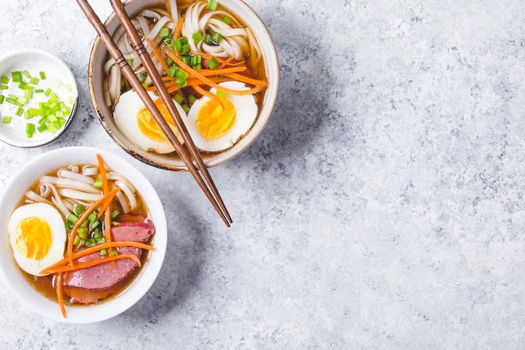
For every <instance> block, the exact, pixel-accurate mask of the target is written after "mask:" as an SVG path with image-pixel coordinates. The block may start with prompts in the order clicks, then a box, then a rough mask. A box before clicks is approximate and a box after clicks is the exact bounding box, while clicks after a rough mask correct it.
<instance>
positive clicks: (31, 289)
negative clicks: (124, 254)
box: [0, 147, 167, 323]
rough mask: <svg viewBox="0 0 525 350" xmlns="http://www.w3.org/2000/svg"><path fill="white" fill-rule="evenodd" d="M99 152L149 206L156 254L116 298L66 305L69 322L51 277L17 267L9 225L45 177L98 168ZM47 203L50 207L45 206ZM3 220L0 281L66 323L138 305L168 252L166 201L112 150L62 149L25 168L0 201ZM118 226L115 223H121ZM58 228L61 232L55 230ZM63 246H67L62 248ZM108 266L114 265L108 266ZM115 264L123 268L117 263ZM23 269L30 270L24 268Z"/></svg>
mask: <svg viewBox="0 0 525 350" xmlns="http://www.w3.org/2000/svg"><path fill="white" fill-rule="evenodd" d="M97 153H98V154H100V155H101V156H102V157H103V159H104V162H105V164H106V168H108V169H109V170H111V171H112V172H115V173H118V174H125V178H126V179H127V180H128V181H129V182H130V183H132V184H133V186H134V187H135V189H136V192H137V193H139V194H140V197H141V199H140V200H141V201H142V202H143V204H144V205H145V206H146V207H147V213H148V220H151V222H152V223H154V227H155V233H154V236H153V238H152V239H151V241H150V242H149V243H148V244H150V245H151V246H153V247H154V249H155V250H153V251H151V252H149V254H147V255H143V256H142V258H143V261H142V266H141V268H140V269H137V270H136V272H134V275H133V276H132V277H130V278H131V279H130V280H129V283H128V282H125V285H124V284H123V285H122V288H121V289H119V290H118V292H116V294H114V295H112V296H111V297H109V298H108V299H106V300H103V301H101V302H97V303H94V304H91V305H72V304H68V305H66V310H67V317H66V318H64V317H63V315H62V314H61V310H60V307H59V305H58V303H57V300H56V298H54V296H53V295H52V294H51V295H49V293H50V291H49V290H48V289H49V288H50V287H49V286H47V285H46V284H45V283H47V282H46V281H45V280H44V278H47V277H48V276H43V277H33V276H30V275H28V274H27V273H26V272H25V271H23V270H22V268H21V267H20V264H18V261H19V260H18V259H16V260H15V253H14V251H15V250H14V249H13V248H12V245H11V242H12V241H11V239H10V238H11V237H10V235H11V233H10V231H11V229H10V228H9V227H8V226H9V225H10V221H12V220H13V217H14V216H15V215H14V214H15V213H17V211H18V212H22V211H23V210H22V211H20V210H19V209H20V207H25V208H28V207H29V206H30V205H29V204H26V203H24V200H25V199H27V197H26V193H27V191H28V190H29V189H31V188H32V187H34V186H35V183H36V182H38V181H39V179H40V178H41V177H42V176H43V175H45V174H51V173H53V172H54V171H56V170H57V169H58V168H62V167H64V166H67V165H70V164H97V158H96V154H97ZM60 191H61V190H60ZM41 204H42V203H39V204H38V205H41ZM32 205H35V204H32ZM43 205H45V203H44V204H43ZM72 210H73V209H72ZM55 211H56V212H57V213H59V212H60V211H59V209H58V208H57V209H55ZM40 214H42V213H40ZM40 214H39V213H35V214H34V215H36V216H38V215H40ZM18 216H20V215H18ZM0 222H1V223H2V224H1V226H0V277H2V282H3V284H4V285H5V286H7V287H9V288H10V289H11V291H12V292H13V294H14V295H15V296H16V297H17V298H18V299H19V301H20V303H21V305H22V306H23V307H27V308H29V309H31V310H32V311H34V312H36V313H37V314H40V315H41V316H43V317H45V318H49V319H53V320H56V321H61V322H66V323H93V322H99V321H103V320H106V319H109V318H112V317H114V316H117V315H119V314H120V313H122V312H124V311H125V310H127V309H128V308H130V307H131V306H133V305H134V304H135V303H136V302H138V301H139V300H140V299H141V298H142V296H144V295H145V294H146V292H147V291H148V290H149V289H150V287H151V286H152V285H153V282H154V281H155V279H156V278H157V276H158V274H159V272H160V269H161V266H162V263H163V261H164V255H165V252H166V243H167V226H166V217H165V214H164V210H163V207H162V203H161V201H160V199H159V197H158V195H157V193H156V191H155V189H154V188H153V186H152V185H151V184H150V182H149V181H148V180H147V179H146V178H145V177H144V176H143V175H142V174H141V173H140V172H139V171H138V170H137V169H136V168H135V167H134V166H132V165H131V164H129V163H128V162H127V161H125V160H123V159H121V158H120V157H117V156H115V155H113V154H111V153H109V152H107V151H103V150H98V149H95V148H89V147H68V148H62V149H58V150H55V151H51V152H48V153H45V154H43V155H41V156H39V157H37V158H36V159H34V160H32V161H31V162H30V163H28V164H27V165H26V166H24V167H23V168H22V169H21V170H20V171H19V172H18V173H17V174H16V175H15V176H13V177H12V179H11V181H10V182H9V183H8V184H7V186H6V187H5V190H4V192H3V195H2V197H1V199H0ZM113 224H115V225H116V223H113ZM113 224H112V225H113ZM19 227H20V226H19ZM55 229H56V228H54V229H53V230H55ZM59 231H60V230H59ZM52 233H53V235H52V236H51V237H52V239H53V240H55V239H57V237H58V236H59V234H57V232H52ZM68 235H69V233H68ZM97 244H99V243H97ZM63 246H64V245H63V244H62V247H63ZM66 246H67V243H66ZM86 247H87V245H86ZM62 250H64V249H62ZM64 254H65V252H64ZM115 255H117V254H115ZM124 260H125V259H121V260H119V261H124ZM33 262H34V261H33ZM37 263H38V261H37ZM106 264H111V263H110V262H107V263H106ZM31 266H32V265H29V267H31ZM114 266H116V267H119V266H120V265H119V263H118V261H117V263H116V264H115V265H114ZM23 269H24V270H25V269H26V266H25V265H24V267H23ZM64 276H66V275H64ZM64 278H67V277H64ZM38 279H41V280H40V281H41V282H42V285H40V284H35V283H37V282H36V281H37V280H38ZM46 288H47V289H46ZM119 288H120V287H119ZM54 299H55V300H54Z"/></svg>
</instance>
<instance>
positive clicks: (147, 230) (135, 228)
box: [111, 220, 155, 243]
mask: <svg viewBox="0 0 525 350" xmlns="http://www.w3.org/2000/svg"><path fill="white" fill-rule="evenodd" d="M154 234H155V226H154V225H153V223H152V222H151V221H149V220H148V221H147V222H123V223H121V224H120V225H118V226H115V227H113V228H112V229H111V235H112V237H113V240H114V241H115V242H122V241H129V242H141V243H144V242H147V241H149V239H150V238H151V237H152V236H153V235H154Z"/></svg>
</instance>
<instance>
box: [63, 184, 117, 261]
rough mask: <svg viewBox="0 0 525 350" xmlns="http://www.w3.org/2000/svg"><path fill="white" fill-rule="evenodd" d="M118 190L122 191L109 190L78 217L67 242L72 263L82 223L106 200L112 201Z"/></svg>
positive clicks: (68, 254)
mask: <svg viewBox="0 0 525 350" xmlns="http://www.w3.org/2000/svg"><path fill="white" fill-rule="evenodd" d="M118 191H120V190H119V189H118V188H115V189H114V190H112V191H111V192H109V193H108V194H106V195H105V196H103V197H102V198H100V199H99V200H98V201H97V202H95V203H94V204H93V205H91V206H90V207H89V208H88V209H86V211H85V212H84V214H82V216H81V217H80V219H78V221H77V222H76V224H75V226H73V229H72V230H71V233H70V234H69V240H68V242H67V256H68V259H69V263H70V264H71V265H73V258H72V255H73V242H74V241H75V238H76V236H77V230H78V229H79V227H80V225H82V223H83V222H84V221H86V219H87V217H88V216H89V214H91V213H92V212H93V211H94V210H95V209H97V208H98V207H100V206H101V205H103V204H104V203H105V202H106V201H110V202H111V201H112V200H113V197H115V195H116V194H117V192H118Z"/></svg>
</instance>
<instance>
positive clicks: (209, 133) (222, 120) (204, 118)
mask: <svg viewBox="0 0 525 350" xmlns="http://www.w3.org/2000/svg"><path fill="white" fill-rule="evenodd" d="M236 114H237V113H236V111H235V107H234V106H233V104H232V103H231V102H230V101H229V100H228V99H227V98H225V97H222V96H221V97H218V98H214V99H212V100H209V101H208V102H206V103H205V104H204V105H203V106H201V108H200V109H199V111H198V112H197V120H196V121H195V124H196V125H197V130H199V133H200V134H201V135H202V137H204V138H205V139H206V140H217V139H218V138H220V137H222V136H224V135H226V134H227V133H228V132H229V131H230V130H231V129H232V128H233V125H234V124H235V119H236V117H237V115H236Z"/></svg>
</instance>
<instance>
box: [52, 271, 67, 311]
mask: <svg viewBox="0 0 525 350" xmlns="http://www.w3.org/2000/svg"><path fill="white" fill-rule="evenodd" d="M55 283H56V291H57V300H58V305H60V311H61V312H62V316H64V318H66V317H67V313H66V306H65V304H64V294H63V293H62V273H59V274H57V276H56V280H55Z"/></svg>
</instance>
